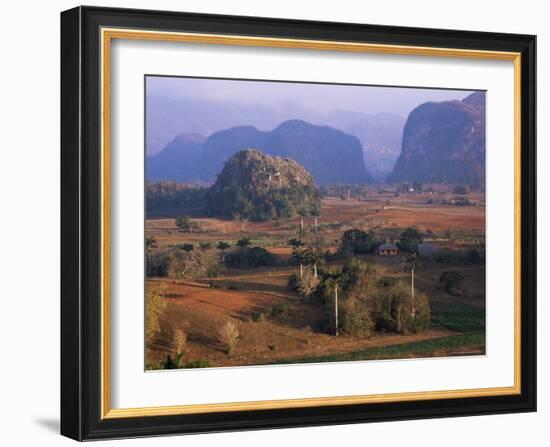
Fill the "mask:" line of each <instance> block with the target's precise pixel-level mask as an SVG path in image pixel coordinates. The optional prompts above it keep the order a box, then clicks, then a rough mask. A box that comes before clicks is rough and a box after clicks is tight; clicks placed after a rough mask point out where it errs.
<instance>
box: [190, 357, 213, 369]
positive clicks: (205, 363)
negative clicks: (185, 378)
mask: <svg viewBox="0 0 550 447" xmlns="http://www.w3.org/2000/svg"><path fill="white" fill-rule="evenodd" d="M212 366H214V365H212V363H210V361H209V360H204V359H199V360H193V361H192V362H188V363H186V364H185V367H186V368H211V367H212Z"/></svg>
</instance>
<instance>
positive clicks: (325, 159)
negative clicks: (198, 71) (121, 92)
mask: <svg viewBox="0 0 550 447" xmlns="http://www.w3.org/2000/svg"><path fill="white" fill-rule="evenodd" d="M143 94H144V102H145V110H144V129H145V147H144V148H140V147H136V148H135V150H136V151H141V150H143V152H144V160H145V161H144V163H145V179H144V184H145V192H144V195H145V203H144V207H145V222H144V226H145V241H144V259H145V270H146V271H145V284H144V287H145V303H144V305H145V322H144V324H145V352H144V357H145V358H144V366H145V369H146V370H148V371H149V370H168V369H188V368H220V367H243V366H252V365H254V366H259V365H281V364H303V363H323V362H353V361H372V360H389V359H392V360H402V359H411V358H415V359H421V358H433V357H453V356H483V355H485V354H486V313H485V311H486V268H485V236H486V196H485V192H486V106H485V104H486V91H485V90H464V89H450V88H424V87H418V86H414V85H411V86H399V85H396V86H393V85H388V86H386V85H384V86H382V85H360V84H338V83H318V82H315V83H314V82H307V81H303V82H302V81H300V82H298V81H282V80H258V79H224V78H202V77H183V76H167V75H156V74H146V75H145V76H144V92H143Z"/></svg>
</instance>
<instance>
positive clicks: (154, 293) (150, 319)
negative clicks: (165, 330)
mask: <svg viewBox="0 0 550 447" xmlns="http://www.w3.org/2000/svg"><path fill="white" fill-rule="evenodd" d="M165 307H166V303H165V302H164V301H163V299H162V296H161V293H160V291H158V290H150V289H149V288H148V289H147V293H146V295H145V341H146V344H149V343H151V342H152V341H153V339H154V337H155V336H156V335H157V333H158V332H159V331H160V316H161V314H162V312H163V311H164V309H165Z"/></svg>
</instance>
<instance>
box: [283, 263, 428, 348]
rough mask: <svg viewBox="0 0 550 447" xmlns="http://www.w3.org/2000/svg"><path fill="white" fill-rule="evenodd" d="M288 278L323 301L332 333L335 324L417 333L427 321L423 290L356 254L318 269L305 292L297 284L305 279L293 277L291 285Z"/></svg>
mask: <svg viewBox="0 0 550 447" xmlns="http://www.w3.org/2000/svg"><path fill="white" fill-rule="evenodd" d="M304 277H305V276H304ZM292 281H294V282H295V284H296V285H295V287H297V290H299V291H300V292H301V293H302V294H303V295H304V296H316V297H318V298H319V299H321V300H322V301H323V302H324V304H325V306H326V310H327V328H328V329H329V330H330V331H331V332H333V333H335V334H336V335H338V330H339V328H341V329H342V330H343V331H344V332H345V333H347V334H349V335H352V336H362V337H370V336H373V335H374V334H376V333H379V332H393V333H398V334H408V333H417V332H421V331H423V330H425V329H426V328H428V327H429V325H430V318H431V310H430V304H429V300H428V297H427V296H426V295H425V294H423V293H421V292H419V291H416V290H414V288H411V286H410V285H408V284H406V283H405V282H403V281H401V280H399V279H397V278H394V277H388V276H386V275H385V274H384V272H383V271H382V270H381V269H379V268H377V267H375V266H374V265H372V264H369V263H367V262H364V261H361V260H359V259H357V258H352V259H350V260H349V261H348V262H347V263H346V264H345V265H344V266H343V267H342V268H341V269H339V268H331V269H329V270H326V271H325V270H320V271H319V273H318V275H317V277H316V282H315V285H314V287H313V290H312V291H311V290H309V291H308V293H309V295H307V294H306V292H305V291H304V290H303V289H302V288H301V287H303V284H304V283H305V281H303V280H302V281H300V279H299V278H297V277H294V279H293V280H291V281H289V285H291V286H292V285H294V284H292Z"/></svg>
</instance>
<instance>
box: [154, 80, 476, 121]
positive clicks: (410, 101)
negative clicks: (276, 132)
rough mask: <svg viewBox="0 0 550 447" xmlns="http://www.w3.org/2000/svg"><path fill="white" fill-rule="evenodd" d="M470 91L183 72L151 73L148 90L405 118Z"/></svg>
mask: <svg viewBox="0 0 550 447" xmlns="http://www.w3.org/2000/svg"><path fill="white" fill-rule="evenodd" d="M470 93H472V92H471V91H464V90H442V89H441V90H439V89H426V88H403V87H378V86H349V85H327V84H306V83H299V84H298V83H288V82H266V81H236V80H217V79H197V78H180V77H148V78H147V95H155V96H165V97H168V98H171V99H184V98H194V99H202V100H209V101H222V102H231V103H236V104H246V105H266V106H271V107H287V106H289V105H293V106H297V107H300V108H305V109H311V110H315V111H316V112H317V113H327V112H330V111H332V110H354V111H358V112H363V113H396V114H398V115H401V116H403V117H404V118H406V117H407V116H408V114H409V113H410V112H411V111H412V110H413V109H414V108H415V107H417V106H418V105H420V104H421V103H423V102H426V101H445V100H450V99H463V98H465V97H466V96H468V95H469V94H470Z"/></svg>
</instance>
